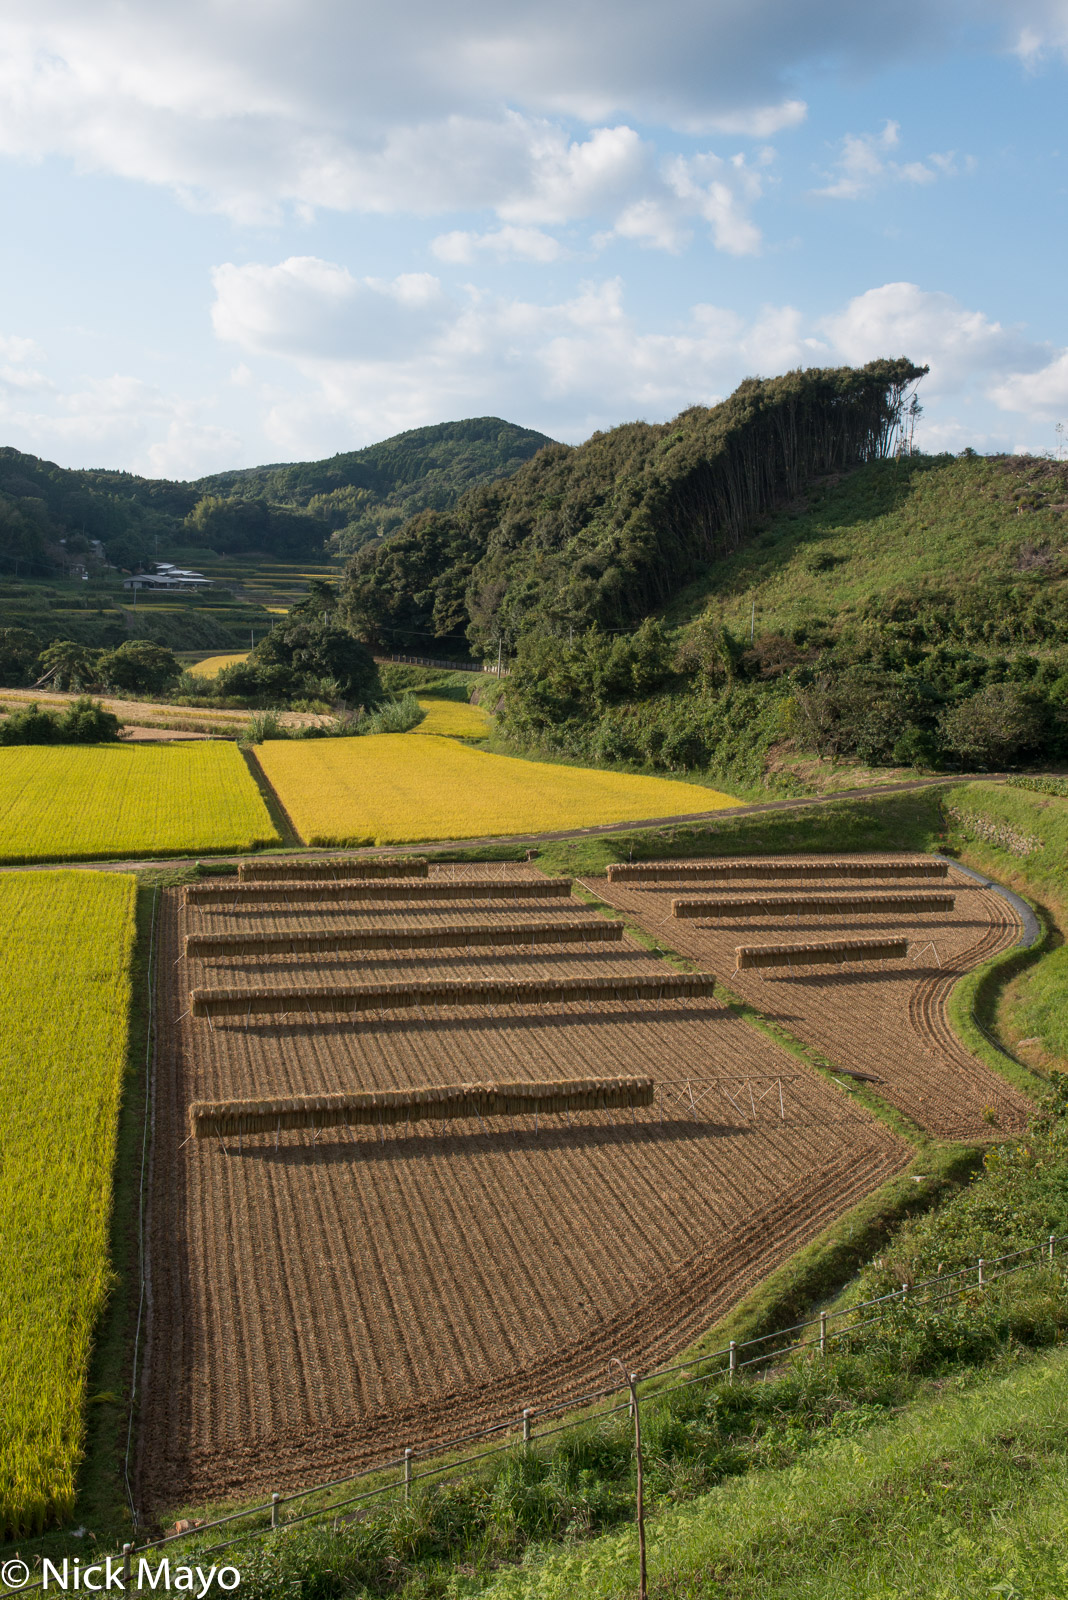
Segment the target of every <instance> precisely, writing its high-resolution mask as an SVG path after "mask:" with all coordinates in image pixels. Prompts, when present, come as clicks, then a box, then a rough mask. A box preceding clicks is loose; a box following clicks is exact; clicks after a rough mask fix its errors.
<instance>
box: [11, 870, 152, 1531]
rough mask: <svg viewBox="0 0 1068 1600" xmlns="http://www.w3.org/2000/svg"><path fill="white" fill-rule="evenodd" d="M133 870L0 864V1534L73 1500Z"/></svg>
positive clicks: (31, 1525)
mask: <svg viewBox="0 0 1068 1600" xmlns="http://www.w3.org/2000/svg"><path fill="white" fill-rule="evenodd" d="M134 893H135V886H134V882H133V879H132V878H129V877H124V876H117V875H110V874H109V875H106V874H104V873H99V872H47V873H44V872H41V873H36V872H30V873H18V874H11V873H9V874H7V875H6V876H3V877H0V974H2V976H0V1238H2V1240H3V1248H2V1249H0V1538H2V1537H7V1536H9V1535H14V1534H17V1533H20V1532H29V1531H35V1530H37V1529H39V1528H41V1527H43V1526H44V1525H45V1524H46V1523H47V1522H50V1521H52V1520H54V1519H55V1518H57V1517H63V1516H66V1515H69V1513H70V1511H71V1510H72V1508H73V1504H74V1490H75V1476H76V1472H77V1467H78V1462H79V1459H80V1456H81V1449H82V1437H83V1433H84V1421H83V1418H84V1407H85V1391H86V1377H87V1373H88V1365H89V1352H90V1344H91V1340H92V1336H93V1331H94V1326H95V1323H96V1320H97V1317H98V1316H99V1313H100V1310H101V1307H102V1306H103V1304H104V1301H105V1298H106V1296H107V1293H108V1289H109V1278H110V1265H109V1262H108V1226H109V1219H110V1216H111V1174H112V1164H113V1161H114V1155H115V1139H116V1129H117V1120H118V1106H119V1097H120V1090H121V1084H122V1076H123V1071H124V1068H125V1065H126V1034H127V1018H128V1012H129V969H130V959H131V952H132V948H133V935H134Z"/></svg>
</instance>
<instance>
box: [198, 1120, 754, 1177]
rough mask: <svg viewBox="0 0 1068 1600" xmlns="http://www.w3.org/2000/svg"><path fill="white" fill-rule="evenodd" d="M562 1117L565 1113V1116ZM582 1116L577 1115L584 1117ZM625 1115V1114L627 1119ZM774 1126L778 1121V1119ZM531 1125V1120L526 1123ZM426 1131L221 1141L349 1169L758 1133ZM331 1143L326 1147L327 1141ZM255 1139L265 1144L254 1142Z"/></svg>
mask: <svg viewBox="0 0 1068 1600" xmlns="http://www.w3.org/2000/svg"><path fill="white" fill-rule="evenodd" d="M561 1114H562V1113H561ZM582 1114H583V1113H576V1115H582ZM623 1114H624V1113H621V1115H623ZM775 1120H776V1121H778V1120H779V1119H778V1117H777V1116H776V1119H775ZM524 1121H525V1122H532V1121H533V1118H530V1117H528V1118H525V1119H524ZM424 1126H425V1127H426V1130H427V1131H426V1132H425V1133H421V1134H418V1133H417V1134H402V1135H400V1136H398V1135H397V1134H396V1132H395V1131H394V1130H390V1129H386V1130H385V1136H384V1137H383V1138H379V1137H378V1136H377V1134H376V1132H375V1130H374V1129H373V1128H367V1129H360V1130H359V1135H358V1136H349V1137H348V1138H346V1136H345V1130H344V1129H343V1128H330V1129H327V1130H326V1131H325V1132H324V1134H323V1137H322V1138H321V1139H320V1140H319V1141H318V1143H316V1144H312V1143H311V1136H310V1134H301V1135H294V1134H293V1133H292V1132H288V1133H286V1134H285V1137H286V1138H288V1139H292V1138H294V1137H298V1136H299V1137H303V1138H306V1139H307V1141H308V1142H307V1143H305V1144H279V1146H278V1148H277V1149H276V1148H275V1145H274V1137H273V1135H271V1134H257V1135H254V1136H253V1135H246V1137H245V1138H244V1139H243V1140H242V1144H241V1148H240V1149H238V1147H237V1144H236V1143H235V1142H234V1139H233V1137H232V1136H231V1137H230V1138H229V1139H227V1140H225V1141H222V1140H220V1146H219V1147H220V1151H225V1153H226V1155H227V1156H229V1157H230V1158H231V1159H233V1160H242V1161H260V1162H267V1163H268V1164H270V1165H272V1166H281V1167H294V1166H297V1167H300V1166H305V1165H307V1163H308V1162H309V1161H329V1162H331V1163H333V1164H334V1165H341V1166H351V1165H352V1163H353V1162H360V1163H363V1162H374V1163H376V1164H382V1163H383V1162H384V1163H389V1162H391V1161H409V1160H411V1159H412V1158H413V1157H418V1156H434V1157H435V1158H437V1157H439V1156H449V1155H464V1156H470V1155H473V1154H475V1153H476V1152H480V1153H482V1154H486V1155H493V1154H513V1155H514V1154H516V1153H520V1154H524V1155H526V1154H544V1153H546V1152H548V1151H552V1150H577V1149H584V1150H590V1149H598V1148H602V1147H604V1146H607V1145H639V1144H677V1143H679V1142H680V1141H681V1140H692V1139H697V1138H702V1139H726V1138H733V1137H736V1136H737V1135H738V1134H747V1133H755V1132H756V1131H757V1128H756V1126H755V1125H754V1126H748V1127H747V1126H745V1125H744V1124H741V1123H738V1124H732V1123H723V1122H705V1121H703V1120H695V1119H694V1118H692V1117H690V1118H687V1119H686V1120H685V1121H683V1120H681V1119H677V1120H674V1121H665V1122H620V1123H616V1124H613V1125H612V1126H609V1127H605V1126H604V1125H597V1124H592V1125H590V1124H587V1125H585V1126H583V1125H581V1124H578V1123H572V1125H571V1127H570V1128H566V1127H565V1128H561V1127H552V1128H546V1127H545V1126H544V1124H543V1125H542V1126H541V1127H540V1128H539V1130H538V1132H537V1133H535V1132H534V1129H533V1127H523V1128H507V1129H505V1128H501V1129H499V1130H497V1129H489V1128H480V1129H478V1130H477V1131H475V1130H472V1131H471V1132H468V1133H441V1132H437V1133H435V1132H433V1131H432V1129H433V1127H434V1124H432V1123H430V1122H427V1123H425V1124H424ZM328 1138H329V1139H330V1141H331V1142H329V1143H328V1142H327V1139H328ZM253 1139H257V1140H266V1141H268V1142H265V1143H254V1142H253Z"/></svg>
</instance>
